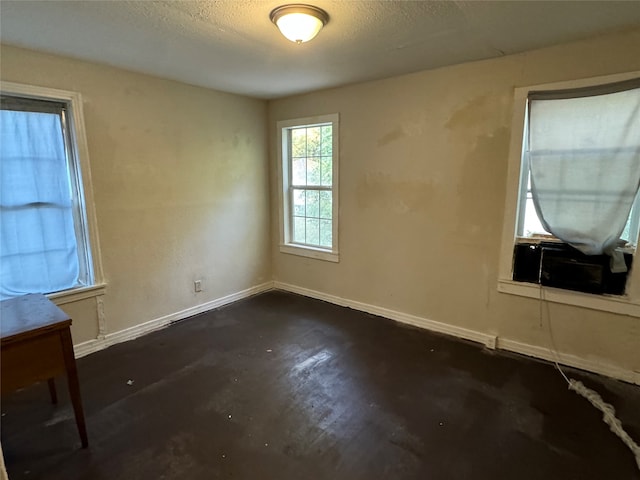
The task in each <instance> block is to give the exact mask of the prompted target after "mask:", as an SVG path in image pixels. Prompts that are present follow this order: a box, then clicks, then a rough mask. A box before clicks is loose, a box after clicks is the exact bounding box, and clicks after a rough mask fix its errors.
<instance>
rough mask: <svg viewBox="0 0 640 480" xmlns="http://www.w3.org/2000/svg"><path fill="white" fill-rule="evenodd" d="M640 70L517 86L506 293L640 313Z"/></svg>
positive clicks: (503, 270)
mask: <svg viewBox="0 0 640 480" xmlns="http://www.w3.org/2000/svg"><path fill="white" fill-rule="evenodd" d="M639 77H640V72H631V73H629V74H621V75H612V76H609V77H601V78H596V79H588V80H578V81H571V82H561V83H556V84H547V85H537V86H533V87H524V88H516V90H515V95H514V113H513V122H512V137H511V147H510V157H509V169H508V176H507V197H506V202H505V219H504V225H503V235H502V247H501V253H500V270H499V281H498V290H499V291H500V292H503V293H510V294H516V295H523V296H528V297H533V298H539V297H540V296H541V295H542V293H541V292H540V286H539V285H538V284H541V285H544V286H549V287H554V288H550V289H545V292H544V296H545V299H546V300H549V301H553V302H558V303H565V304H571V305H578V306H582V307H587V308H593V309H597V310H605V311H611V312H617V313H625V314H631V315H640V290H639V289H638V288H636V285H637V284H638V280H640V279H638V278H636V279H635V280H634V281H632V282H629V281H628V279H629V278H632V277H638V276H640V275H638V274H637V273H638V272H637V270H638V268H630V267H631V265H632V262H633V258H634V254H635V251H636V245H637V242H638V224H639V222H638V216H639V214H640V208H639V207H640V201H639V199H638V195H637V192H638V184H639V182H640V135H639V134H638V132H639V131H640V80H638V78H639ZM569 245H571V246H569ZM521 282H530V283H521ZM629 285H631V286H632V287H633V288H631V290H632V291H629ZM576 290H577V291H576ZM585 292H587V293H585ZM593 293H598V294H600V295H592V294H593Z"/></svg>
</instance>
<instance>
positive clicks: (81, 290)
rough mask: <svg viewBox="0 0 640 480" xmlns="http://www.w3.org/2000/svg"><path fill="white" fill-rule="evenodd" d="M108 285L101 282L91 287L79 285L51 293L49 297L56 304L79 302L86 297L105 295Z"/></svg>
mask: <svg viewBox="0 0 640 480" xmlns="http://www.w3.org/2000/svg"><path fill="white" fill-rule="evenodd" d="M106 288H107V285H106V284H104V283H100V284H97V285H91V286H89V287H78V288H72V289H70V290H64V291H62V292H56V293H50V294H48V295H47V297H48V298H49V299H50V300H51V301H53V303H55V304H56V305H64V304H65V303H72V302H77V301H79V300H84V299H86V298H94V297H99V296H100V295H104V293H105V290H106Z"/></svg>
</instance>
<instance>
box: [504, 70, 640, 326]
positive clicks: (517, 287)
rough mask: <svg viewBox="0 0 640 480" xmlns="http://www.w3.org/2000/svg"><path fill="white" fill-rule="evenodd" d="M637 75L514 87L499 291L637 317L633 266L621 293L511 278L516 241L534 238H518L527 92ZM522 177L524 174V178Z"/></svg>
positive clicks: (638, 271) (639, 301) (638, 294)
mask: <svg viewBox="0 0 640 480" xmlns="http://www.w3.org/2000/svg"><path fill="white" fill-rule="evenodd" d="M639 76H640V71H633V72H627V73H621V74H615V75H606V76H601V77H593V78H586V79H579V80H570V81H563V82H554V83H547V84H541V85H531V86H525V87H516V88H515V89H514V96H513V114H512V121H511V139H510V145H509V157H508V166H507V183H506V191H505V208H504V219H503V228H502V238H501V246H500V257H499V265H498V291H499V292H501V293H506V294H511V295H518V296H523V297H528V298H535V299H544V300H546V301H550V302H554V303H561V304H565V305H573V306H578V307H584V308H589V309H593V310H600V311H606V312H611V313H618V314H624V315H631V316H635V317H640V268H638V267H637V266H635V265H634V267H632V268H631V271H630V272H629V276H628V278H627V287H626V292H625V294H624V295H606V294H605V295H597V294H590V293H582V292H576V291H572V290H564V289H560V288H554V287H547V286H542V285H538V284H531V283H525V282H517V281H514V280H512V278H513V249H514V246H515V245H516V243H518V242H519V241H527V242H529V241H531V240H532V239H533V238H529V237H524V238H522V237H520V238H519V237H518V226H519V225H518V222H519V212H520V210H521V209H522V208H523V206H522V205H521V203H522V202H523V198H526V195H524V196H523V195H521V188H522V183H523V182H525V185H524V187H525V190H526V177H525V176H524V175H522V168H523V165H522V155H523V152H524V148H525V146H524V142H523V139H524V133H525V131H526V130H525V126H526V123H525V122H526V118H527V116H526V112H527V98H528V95H529V92H532V91H541V90H564V89H571V88H581V87H589V86H595V85H600V84H607V83H614V82H619V81H623V80H629V79H632V78H637V77H639ZM523 177H525V178H524V180H523ZM525 193H526V192H525ZM634 205H635V204H634ZM545 241H546V239H545ZM634 257H635V252H634ZM636 261H638V259H636Z"/></svg>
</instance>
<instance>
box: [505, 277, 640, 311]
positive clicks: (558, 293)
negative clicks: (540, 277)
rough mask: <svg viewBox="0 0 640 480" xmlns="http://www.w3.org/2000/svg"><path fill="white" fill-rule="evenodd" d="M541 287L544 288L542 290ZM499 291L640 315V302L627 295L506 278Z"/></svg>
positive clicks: (593, 308) (594, 308)
mask: <svg viewBox="0 0 640 480" xmlns="http://www.w3.org/2000/svg"><path fill="white" fill-rule="evenodd" d="M541 288H542V289H544V290H543V291H542V292H541ZM498 291H499V292H501V293H508V294H510V295H519V296H521V297H528V298H535V299H540V298H541V297H542V298H543V299H544V300H546V301H548V302H553V303H562V304H565V305H573V306H576V307H582V308H589V309H591V310H600V311H603V312H610V313H618V314H621V315H631V316H633V317H640V304H638V303H635V302H632V301H631V300H630V299H629V298H628V297H626V296H617V295H593V294H589V293H582V292H574V291H572V290H563V289H561V288H553V287H541V286H540V285H537V284H534V283H526V282H515V281H513V280H505V279H502V280H498Z"/></svg>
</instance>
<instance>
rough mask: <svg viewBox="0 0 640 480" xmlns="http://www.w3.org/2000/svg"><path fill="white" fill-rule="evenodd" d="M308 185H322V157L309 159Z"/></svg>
mask: <svg viewBox="0 0 640 480" xmlns="http://www.w3.org/2000/svg"><path fill="white" fill-rule="evenodd" d="M307 185H320V159H319V158H318V157H313V158H308V159H307Z"/></svg>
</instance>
